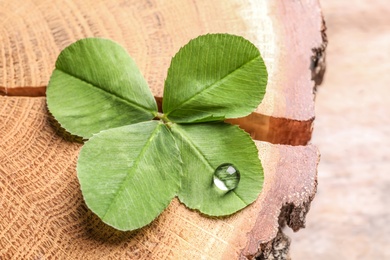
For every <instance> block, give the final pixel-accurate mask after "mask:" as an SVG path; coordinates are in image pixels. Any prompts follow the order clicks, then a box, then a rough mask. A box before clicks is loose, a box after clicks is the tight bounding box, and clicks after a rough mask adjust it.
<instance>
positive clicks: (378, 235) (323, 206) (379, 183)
mask: <svg viewBox="0 0 390 260" xmlns="http://www.w3.org/2000/svg"><path fill="white" fill-rule="evenodd" d="M321 6H322V10H323V13H324V16H325V19H326V22H327V34H328V37H329V45H328V48H327V64H328V66H327V72H326V74H325V79H324V83H323V85H322V86H321V87H320V88H319V92H318V95H317V98H316V121H315V128H314V133H313V140H312V141H313V143H314V144H316V145H318V146H319V149H320V152H321V163H320V164H319V172H318V175H319V185H318V192H317V195H316V199H315V200H314V203H313V204H312V207H311V210H310V212H309V214H308V216H307V222H306V223H307V226H306V229H304V230H301V231H300V232H298V233H292V232H289V235H290V236H291V237H292V245H291V251H292V252H291V253H292V258H293V259H320V260H327V259H350V260H354V259H356V260H358V259H359V260H362V259H364V260H371V259H381V260H382V259H390V247H389V243H390V226H389V222H390V5H389V1H387V0H353V1H339V0H322V1H321Z"/></svg>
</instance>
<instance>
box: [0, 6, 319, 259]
mask: <svg viewBox="0 0 390 260" xmlns="http://www.w3.org/2000/svg"><path fill="white" fill-rule="evenodd" d="M179 2H180V5H179V4H178V3H179ZM222 2H223V4H222ZM0 25H1V26H0V28H1V34H0V44H1V45H0V69H1V71H0V94H2V96H0V103H1V106H0V120H1V122H0V137H1V138H0V155H1V156H0V173H1V174H0V194H1V197H0V205H1V211H0V256H3V255H4V256H5V257H6V258H9V257H10V256H13V257H14V258H15V259H29V258H32V259H35V258H67V259H75V258H76V257H77V258H84V259H97V258H99V259H105V258H107V259H109V258H134V259H137V258H154V259H165V258H167V259H198V258H204V259H235V258H238V257H241V258H244V259H246V258H252V257H253V256H254V255H257V254H259V255H262V257H263V258H266V257H272V255H271V256H269V255H266V253H268V254H269V253H270V252H271V253H275V254H276V255H279V256H280V255H282V256H286V255H287V249H288V247H289V243H288V240H287V239H286V238H285V237H284V236H282V233H281V232H280V229H279V225H281V224H288V225H289V226H290V227H291V228H293V229H294V230H298V229H300V228H301V227H303V226H304V225H305V215H306V213H307V211H308V208H309V205H310V201H311V200H312V199H313V196H314V194H315V191H316V183H317V182H316V166H317V162H318V152H317V150H316V148H315V147H314V146H313V145H310V144H309V145H306V144H307V143H308V141H309V140H310V137H311V130H312V122H313V120H314V93H313V92H314V91H313V88H314V87H315V85H316V83H318V82H319V81H320V79H321V75H322V70H321V69H322V65H323V63H322V62H323V59H322V58H323V51H324V49H323V48H324V34H323V29H324V27H323V23H322V17H321V9H320V8H319V6H318V2H317V1H312V0H304V1H303V0H302V1H284V0H275V1H266V0H264V1H258V0H229V1H225V0H224V1H220V2H217V1H216V2H211V1H207V0H202V1H190V0H187V1H184V0H177V1H163V0H142V1H141V0H128V1H109V0H106V1H94V0H89V1H87V0H85V1H76V0H73V1H71V0H66V1H65V0H63V1H60V0H59V1H55V2H50V3H49V2H47V1H45V0H29V1H27V0H26V1H25V0H23V1H22V0H21V1H4V2H0ZM221 31H222V32H230V33H235V34H240V35H244V36H245V37H247V38H248V39H250V40H251V41H253V42H254V43H255V44H256V45H258V47H259V48H260V50H261V52H262V55H263V56H264V58H265V62H266V64H267V67H268V71H269V75H270V77H269V84H268V87H267V93H266V96H265V98H264V100H263V102H262V104H261V105H260V106H259V107H258V109H257V110H256V112H257V113H256V114H255V116H254V117H253V118H251V122H256V124H254V126H255V127H254V128H261V129H262V131H261V132H262V133H263V135H261V136H256V133H255V132H252V130H253V128H252V129H249V132H250V133H251V134H252V136H255V137H256V138H257V139H260V140H262V141H269V142H271V143H273V144H271V143H269V142H261V141H257V145H258V147H259V150H260V151H261V152H260V153H259V156H260V158H261V160H262V162H263V166H264V169H265V184H264V189H263V192H262V193H261V196H260V197H259V199H258V200H257V201H256V202H255V203H253V204H252V205H251V206H249V207H248V208H247V209H246V210H243V211H240V212H239V213H237V214H235V215H233V216H230V217H227V218H223V219H215V218H206V217H204V216H202V215H200V214H198V213H197V212H194V211H189V210H188V209H186V208H185V207H184V206H182V205H181V204H180V203H179V202H178V201H177V200H173V202H172V203H171V204H170V206H169V207H168V209H167V210H166V211H164V213H163V214H162V215H161V216H160V217H159V218H158V219H157V220H156V221H155V222H153V223H152V224H151V225H149V226H147V227H145V228H143V229H140V230H137V231H135V232H118V231H116V230H113V229H112V228H110V227H109V226H107V225H104V224H103V223H102V222H101V221H100V220H99V219H98V218H97V217H96V216H95V215H94V214H93V213H92V212H91V211H89V210H88V209H87V208H86V206H85V204H84V202H83V199H82V196H81V193H80V190H79V186H78V182H77V177H76V172H75V163H76V160H77V155H78V151H79V149H80V147H81V145H80V144H75V143H70V142H67V141H66V140H64V139H63V138H61V137H60V136H59V135H57V134H56V133H55V131H54V129H53V128H52V127H51V126H50V125H49V123H48V115H47V111H46V108H45V97H44V89H45V85H46V84H47V81H48V79H49V76H50V74H51V72H52V70H53V66H54V62H55V59H56V57H57V55H58V53H59V52H60V50H62V49H63V48H64V47H65V46H67V45H68V44H70V43H72V42H74V41H75V40H76V39H79V38H83V37H88V36H102V37H107V38H111V39H113V40H115V41H118V42H119V43H120V44H122V45H124V46H125V48H126V49H127V50H128V51H129V52H130V53H131V55H132V56H133V57H134V59H135V60H136V62H137V64H138V65H139V66H140V69H141V71H142V72H143V73H144V75H145V77H146V79H147V81H148V83H149V84H150V86H151V88H152V91H153V93H154V94H155V95H156V96H161V93H162V82H163V79H164V77H165V74H166V69H167V67H168V65H169V61H170V58H171V56H172V55H173V54H174V53H175V52H176V51H177V50H178V48H179V47H180V46H182V45H183V44H184V43H186V42H187V41H188V40H189V39H190V38H193V37H195V36H197V35H199V34H204V33H210V32H221ZM313 57H314V58H313ZM312 79H314V80H312ZM4 95H5V96H4ZM25 95H27V96H28V97H26V96H25ZM280 119H281V120H280ZM280 129H281V130H282V131H280V132H278V131H279V130H280ZM295 130H296V131H295ZM269 133H271V134H269ZM275 133H276V134H275ZM288 144H291V145H300V146H290V145H288ZM274 242H275V243H274ZM259 245H260V246H259Z"/></svg>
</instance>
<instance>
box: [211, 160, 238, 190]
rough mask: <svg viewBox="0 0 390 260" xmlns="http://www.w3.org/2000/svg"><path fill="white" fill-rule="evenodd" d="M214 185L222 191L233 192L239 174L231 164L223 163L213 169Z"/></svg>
mask: <svg viewBox="0 0 390 260" xmlns="http://www.w3.org/2000/svg"><path fill="white" fill-rule="evenodd" d="M213 178H214V185H215V186H217V188H218V189H220V190H223V191H229V190H233V189H235V188H236V187H237V185H238V182H239V181H240V172H239V171H238V169H237V168H236V167H235V166H234V165H233V164H231V163H223V164H221V165H220V166H218V167H217V169H215V172H214V177H213Z"/></svg>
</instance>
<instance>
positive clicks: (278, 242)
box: [255, 228, 291, 260]
mask: <svg viewBox="0 0 390 260" xmlns="http://www.w3.org/2000/svg"><path fill="white" fill-rule="evenodd" d="M290 245H291V239H290V238H289V237H288V236H287V235H285V234H284V233H283V231H282V229H281V228H279V231H278V233H277V234H276V237H275V238H274V239H273V240H271V241H269V242H268V243H264V244H261V245H260V254H259V255H258V256H257V257H256V258H255V259H256V260H284V259H286V260H290V259H291V258H290V253H289V251H290Z"/></svg>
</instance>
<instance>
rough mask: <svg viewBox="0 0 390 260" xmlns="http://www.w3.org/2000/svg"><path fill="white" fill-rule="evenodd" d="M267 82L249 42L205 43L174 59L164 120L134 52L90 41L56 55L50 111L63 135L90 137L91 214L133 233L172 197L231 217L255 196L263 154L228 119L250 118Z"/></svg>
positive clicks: (81, 164)
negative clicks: (130, 53) (260, 158)
mask: <svg viewBox="0 0 390 260" xmlns="http://www.w3.org/2000/svg"><path fill="white" fill-rule="evenodd" d="M266 82H267V71H266V68H265V66H264V62H263V60H262V58H261V56H260V52H259V51H258V50H257V48H256V47H255V46H254V45H253V44H251V43H250V42H249V41H247V40H245V39H244V38H242V37H239V36H235V35H229V34H208V35H204V36H200V37H198V38H196V39H194V40H191V41H190V42H189V43H188V44H187V45H185V46H184V47H183V48H181V49H180V51H179V52H178V53H177V54H176V55H175V57H174V58H173V59H172V62H171V66H170V68H169V70H168V76H167V79H166V82H165V89H164V99H163V111H162V112H163V113H159V112H158V111H157V105H156V102H155V100H154V98H153V95H152V93H151V92H150V90H149V88H148V85H147V83H146V81H145V79H144V78H143V77H142V75H141V73H140V71H139V70H138V68H137V66H136V64H135V63H134V61H133V60H132V59H131V57H130V56H129V55H128V54H127V52H126V51H125V50H124V49H123V48H122V47H121V46H119V45H118V44H116V43H114V42H112V41H110V40H106V39H99V38H87V39H82V40H79V41H77V42H75V43H73V44H71V45H70V46H68V47H67V48H65V49H64V50H63V51H62V52H61V54H60V55H59V57H58V59H57V62H56V68H55V70H54V72H53V74H52V76H51V78H50V82H49V85H48V89H47V104H48V108H49V111H50V112H51V114H52V115H53V116H54V118H55V119H56V120H57V121H58V122H59V123H60V124H61V126H62V127H64V128H65V129H66V130H67V131H69V132H70V133H71V134H74V135H78V136H81V137H83V138H84V139H89V140H88V141H86V143H85V144H84V146H83V148H82V149H81V151H80V155H79V159H78V162H77V175H78V178H79V182H80V186H81V190H82V193H83V196H84V200H85V202H86V204H87V206H88V207H89V208H90V209H91V210H92V211H93V212H94V213H95V214H96V215H98V216H99V217H100V218H101V219H102V221H103V222H105V223H107V224H108V225H111V226H113V227H115V228H117V229H119V230H134V229H138V228H141V227H143V226H145V225H147V224H149V223H150V222H151V221H153V219H155V218H156V217H157V216H158V215H159V214H160V213H161V212H162V211H163V210H164V209H165V208H166V207H167V206H168V205H169V203H170V201H171V200H172V198H174V197H175V196H178V198H179V199H180V201H181V202H182V203H184V204H185V205H186V206H187V207H189V208H191V209H196V210H199V211H200V212H202V213H204V214H207V215H210V216H224V215H229V214H232V213H234V212H236V211H238V210H241V209H242V208H244V207H246V206H247V205H249V204H251V203H252V202H253V201H254V200H255V199H256V198H257V197H258V195H259V193H260V191H261V189H262V183H263V170H262V166H261V162H260V160H259V159H258V151H257V148H256V146H255V144H254V142H253V140H252V139H251V138H250V136H249V135H248V134H247V133H245V132H244V131H243V130H241V129H240V128H238V127H237V126H233V125H229V124H227V123H224V122H222V120H224V119H225V118H234V117H242V116H246V115H248V114H249V113H251V112H252V111H253V110H254V109H255V108H256V107H257V106H258V104H259V103H260V102H261V100H262V99H263V96H264V93H265V87H266ZM153 119H155V120H153Z"/></svg>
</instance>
